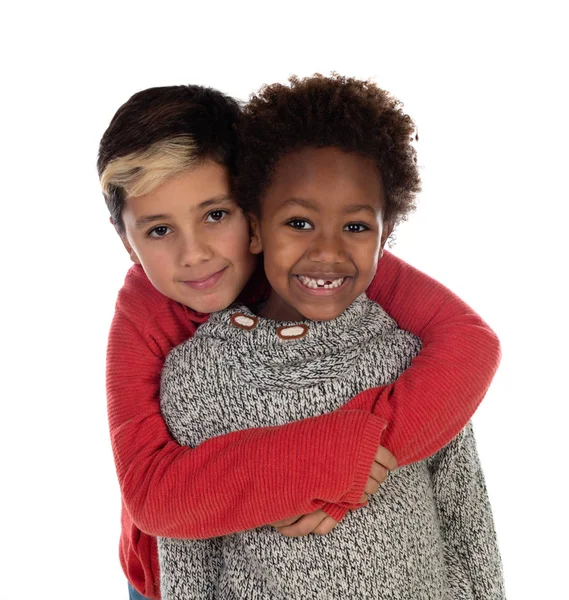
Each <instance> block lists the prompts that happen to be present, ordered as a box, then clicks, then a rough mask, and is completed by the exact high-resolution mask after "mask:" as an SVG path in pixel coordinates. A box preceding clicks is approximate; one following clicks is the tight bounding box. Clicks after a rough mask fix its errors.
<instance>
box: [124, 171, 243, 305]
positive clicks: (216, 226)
mask: <svg viewBox="0 0 569 600" xmlns="http://www.w3.org/2000/svg"><path fill="white" fill-rule="evenodd" d="M122 215H123V219H124V224H125V228H126V234H125V235H124V236H122V239H123V243H124V245H125V248H126V249H127V251H128V252H129V254H130V257H131V259H132V261H133V262H135V263H137V264H140V265H142V267H143V269H144V271H145V273H146V275H147V276H148V279H150V281H151V282H152V284H153V285H154V287H156V289H157V290H158V291H160V292H162V294H164V295H165V296H168V297H169V298H171V299H172V300H175V301H177V302H180V303H181V304H185V305H186V306H188V307H189V308H192V309H194V310H196V311H199V312H204V313H211V312H214V311H217V310H221V309H223V308H226V307H227V306H229V305H230V304H231V303H232V302H233V301H234V300H235V299H236V298H237V296H238V295H239V293H240V292H241V290H242V289H243V287H244V286H245V284H246V283H247V281H248V279H249V277H250V276H251V274H252V272H253V269H254V266H255V257H254V256H253V255H252V254H251V252H250V251H249V242H250V233H249V222H248V220H247V218H246V217H245V216H244V215H243V213H242V211H241V209H240V208H239V207H238V206H237V204H236V203H235V201H234V200H233V199H232V197H231V192H230V185H229V174H228V172H227V169H226V168H225V167H223V166H221V165H219V164H217V163H215V162H213V161H206V162H204V163H202V164H200V165H199V166H196V167H194V168H191V169H188V170H186V171H184V172H183V173H182V174H181V175H180V176H178V177H175V178H172V179H170V180H168V181H166V182H165V183H163V184H162V185H160V186H159V187H158V188H156V189H155V190H154V191H153V192H151V193H150V194H146V195H144V196H137V197H135V198H129V199H127V200H126V202H125V206H124V209H123V213H122Z"/></svg>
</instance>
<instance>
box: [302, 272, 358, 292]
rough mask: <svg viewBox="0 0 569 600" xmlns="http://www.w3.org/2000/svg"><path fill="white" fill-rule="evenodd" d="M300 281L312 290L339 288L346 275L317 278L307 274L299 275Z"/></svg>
mask: <svg viewBox="0 0 569 600" xmlns="http://www.w3.org/2000/svg"><path fill="white" fill-rule="evenodd" d="M296 277H297V279H298V281H300V283H301V284H302V285H303V286H304V287H307V288H309V289H311V290H334V289H336V288H339V287H340V286H341V285H342V284H343V283H344V281H345V280H346V277H337V278H334V279H332V278H327V279H316V278H314V277H307V276H306V275H297V276H296Z"/></svg>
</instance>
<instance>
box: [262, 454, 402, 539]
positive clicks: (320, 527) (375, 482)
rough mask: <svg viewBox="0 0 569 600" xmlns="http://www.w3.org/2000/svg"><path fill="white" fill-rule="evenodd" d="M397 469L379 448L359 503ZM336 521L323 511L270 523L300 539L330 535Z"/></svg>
mask: <svg viewBox="0 0 569 600" xmlns="http://www.w3.org/2000/svg"><path fill="white" fill-rule="evenodd" d="M396 468H397V460H396V458H395V456H393V454H391V452H389V450H388V449H387V448H384V447H383V446H380V447H379V448H378V450H377V453H376V455H375V458H374V461H373V465H372V467H371V471H370V474H369V477H368V480H367V483H366V485H365V488H364V493H363V495H362V497H361V500H360V502H361V503H364V502H367V500H368V498H369V496H371V495H372V494H375V493H376V492H377V490H378V489H379V486H380V485H381V484H382V483H383V482H384V481H385V480H386V479H387V475H388V473H389V471H393V470H394V469H396ZM337 524H338V521H336V520H335V519H333V518H332V517H330V516H328V515H327V514H326V513H325V512H324V511H323V510H317V511H315V512H313V513H309V514H307V515H298V516H296V517H290V518H288V519H283V520H282V521H277V522H276V523H271V525H272V526H273V527H275V528H276V529H277V530H278V531H279V532H280V533H282V534H283V535H285V536H287V537H302V536H304V535H308V534H309V533H315V534H317V535H326V534H328V533H330V532H331V531H332V530H333V529H334V527H336V525H337Z"/></svg>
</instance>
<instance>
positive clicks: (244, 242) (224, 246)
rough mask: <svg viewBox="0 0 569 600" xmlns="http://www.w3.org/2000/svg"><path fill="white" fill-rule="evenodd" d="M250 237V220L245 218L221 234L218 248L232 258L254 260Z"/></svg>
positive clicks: (222, 253) (221, 252) (224, 254)
mask: <svg viewBox="0 0 569 600" xmlns="http://www.w3.org/2000/svg"><path fill="white" fill-rule="evenodd" d="M250 239H251V238H250V234H249V222H248V221H247V220H246V219H243V220H240V221H238V222H236V223H235V224H234V225H233V226H232V227H231V228H229V229H228V230H226V231H225V232H224V233H223V234H222V235H221V236H220V238H219V240H218V243H217V248H218V251H219V253H220V254H221V255H223V256H225V257H226V258H228V259H230V260H231V259H233V260H240V261H241V260H246V261H248V260H254V255H253V254H251V251H250Z"/></svg>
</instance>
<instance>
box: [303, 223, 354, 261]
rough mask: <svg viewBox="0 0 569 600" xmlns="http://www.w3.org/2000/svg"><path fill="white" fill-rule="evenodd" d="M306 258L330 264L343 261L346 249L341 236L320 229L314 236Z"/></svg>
mask: <svg viewBox="0 0 569 600" xmlns="http://www.w3.org/2000/svg"><path fill="white" fill-rule="evenodd" d="M308 258H309V259H310V260H311V261H313V262H319V263H324V264H331V265H332V264H336V263H339V262H343V261H344V260H345V259H346V251H345V248H344V242H343V240H342V236H341V235H336V234H333V233H327V232H325V231H321V232H320V234H319V235H318V236H315V237H314V240H313V242H312V245H311V247H310V249H309V251H308Z"/></svg>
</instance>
